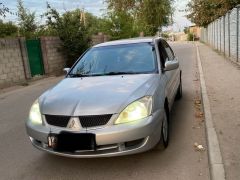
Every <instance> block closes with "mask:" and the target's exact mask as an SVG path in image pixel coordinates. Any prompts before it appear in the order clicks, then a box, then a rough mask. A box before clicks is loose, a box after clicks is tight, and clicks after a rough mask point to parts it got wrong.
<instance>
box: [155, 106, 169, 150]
mask: <svg viewBox="0 0 240 180" xmlns="http://www.w3.org/2000/svg"><path fill="white" fill-rule="evenodd" d="M168 142H169V115H168V110H167V108H165V111H164V117H163V122H162V128H161V137H160V140H159V142H158V144H157V145H156V149H159V150H164V149H166V148H167V147H168Z"/></svg>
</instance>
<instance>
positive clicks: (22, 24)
mask: <svg viewBox="0 0 240 180" xmlns="http://www.w3.org/2000/svg"><path fill="white" fill-rule="evenodd" d="M17 2H18V5H17V8H18V21H19V24H18V25H19V28H20V34H21V35H22V36H25V37H26V38H31V37H33V36H34V33H35V31H36V29H37V23H36V16H35V12H30V11H29V10H28V9H26V8H25V7H24V6H23V1H22V0H18V1H17Z"/></svg>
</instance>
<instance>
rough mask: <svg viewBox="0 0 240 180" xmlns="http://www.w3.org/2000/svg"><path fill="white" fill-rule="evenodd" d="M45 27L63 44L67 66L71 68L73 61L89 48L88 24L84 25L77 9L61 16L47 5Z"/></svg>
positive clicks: (90, 25)
mask: <svg viewBox="0 0 240 180" xmlns="http://www.w3.org/2000/svg"><path fill="white" fill-rule="evenodd" d="M47 9H48V10H47V12H46V13H45V16H46V17H47V25H48V27H49V28H51V29H52V30H53V31H54V32H55V33H56V35H58V36H59V38H60V39H61V40H62V42H63V48H62V50H63V51H64V52H65V53H66V55H67V58H68V61H67V65H68V66H71V65H72V64H73V63H74V61H75V60H76V59H77V58H78V57H79V56H80V55H81V54H82V53H83V52H84V51H85V50H86V49H87V48H88V47H89V46H90V35H89V31H88V30H89V29H90V28H91V27H92V26H93V25H92V24H90V23H86V24H84V22H83V21H80V19H81V11H80V10H79V9H77V10H74V11H70V12H65V13H64V14H63V15H61V14H59V12H58V11H57V10H56V9H54V8H52V7H51V6H50V4H47ZM89 16H90V15H89Z"/></svg>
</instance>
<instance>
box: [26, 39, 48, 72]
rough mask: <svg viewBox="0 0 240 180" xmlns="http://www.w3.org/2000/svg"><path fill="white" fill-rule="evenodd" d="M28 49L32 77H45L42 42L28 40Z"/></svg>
mask: <svg viewBox="0 0 240 180" xmlns="http://www.w3.org/2000/svg"><path fill="white" fill-rule="evenodd" d="M26 47H27V52H28V60H29V65H30V70H31V75H32V76H35V75H43V74H44V68H43V61H42V51H41V44H40V40H39V39H34V40H26Z"/></svg>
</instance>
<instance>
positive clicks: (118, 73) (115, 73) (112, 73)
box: [104, 71, 140, 75]
mask: <svg viewBox="0 0 240 180" xmlns="http://www.w3.org/2000/svg"><path fill="white" fill-rule="evenodd" d="M124 74H140V73H139V72H133V71H129V72H121V71H119V72H108V73H105V74H104V75H124Z"/></svg>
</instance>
